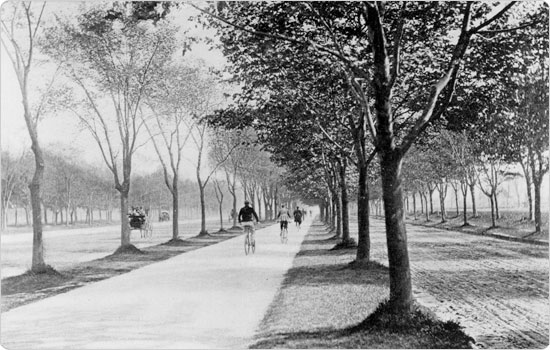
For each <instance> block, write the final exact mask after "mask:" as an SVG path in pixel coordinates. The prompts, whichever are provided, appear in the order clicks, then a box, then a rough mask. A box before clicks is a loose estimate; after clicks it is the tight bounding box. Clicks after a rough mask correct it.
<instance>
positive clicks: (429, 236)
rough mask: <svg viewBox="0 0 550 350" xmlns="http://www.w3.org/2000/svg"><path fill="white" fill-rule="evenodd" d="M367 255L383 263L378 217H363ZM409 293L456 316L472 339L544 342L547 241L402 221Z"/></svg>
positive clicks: (519, 344) (549, 311) (509, 344)
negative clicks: (410, 282) (406, 244)
mask: <svg viewBox="0 0 550 350" xmlns="http://www.w3.org/2000/svg"><path fill="white" fill-rule="evenodd" d="M371 224H372V227H371V235H372V237H371V238H372V257H373V259H375V260H378V261H380V262H383V263H385V264H387V251H386V244H385V242H386V238H385V234H384V232H385V229H384V223H383V222H382V221H379V220H373V221H372V222H371ZM407 233H408V242H409V258H410V262H411V273H412V279H413V288H414V292H415V297H416V298H417V299H419V300H420V302H421V303H423V304H424V305H426V306H428V307H430V308H431V309H432V310H433V311H435V312H436V313H437V314H438V316H439V317H441V318H443V319H454V320H458V321H459V322H460V323H461V324H462V325H463V326H464V328H465V331H466V332H467V333H468V334H470V335H471V336H473V337H474V338H475V339H476V341H477V343H478V345H479V346H480V347H488V348H544V347H547V346H548V339H549V323H550V322H549V318H550V308H549V300H548V271H549V260H548V247H547V246H535V245H530V244H525V243H516V242H510V241H503V240H498V239H494V238H488V237H481V236H473V235H467V234H463V233H458V232H453V231H447V230H437V229H431V228H425V227H420V226H411V225H408V226H407Z"/></svg>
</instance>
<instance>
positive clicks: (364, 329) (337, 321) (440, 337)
mask: <svg viewBox="0 0 550 350" xmlns="http://www.w3.org/2000/svg"><path fill="white" fill-rule="evenodd" d="M332 236H333V233H332V232H328V231H327V229H326V227H325V226H324V225H323V224H321V223H320V222H318V221H316V222H314V223H313V224H312V225H311V227H310V230H309V232H308V234H307V235H306V237H305V238H304V241H303V242H302V245H301V247H300V252H299V253H298V254H297V255H296V257H295V258H294V261H293V266H292V268H291V269H290V270H289V271H288V272H287V274H286V276H285V278H284V280H283V283H282V285H281V287H280V288H279V290H278V291H277V294H276V296H275V298H274V299H273V301H272V303H271V305H270V306H269V308H268V311H267V312H266V314H265V316H264V319H263V320H262V322H261V323H260V326H259V328H258V330H257V332H256V336H255V343H253V344H252V345H251V348H302V349H303V348H348V349H350V348H364V349H365V348H471V347H473V343H474V340H473V339H472V338H471V337H469V336H468V335H466V334H465V333H464V332H463V331H462V329H461V327H460V326H459V325H458V324H457V323H455V322H452V321H449V322H443V321H441V320H439V319H437V317H436V316H435V315H434V314H433V313H432V312H431V311H430V310H428V309H427V308H425V307H422V306H419V305H417V306H416V307H415V310H414V312H413V313H412V316H411V318H409V319H404V318H403V317H402V316H401V315H395V314H392V313H391V312H390V310H388V308H387V304H386V300H387V298H388V296H389V276H388V268H387V267H386V266H384V265H382V264H379V263H378V262H375V261H373V262H371V263H370V264H369V266H352V265H350V264H349V263H350V262H351V261H353V259H354V258H355V249H332V248H333V247H334V246H335V245H336V243H338V241H337V240H335V239H331V237H332Z"/></svg>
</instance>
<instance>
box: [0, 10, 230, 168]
mask: <svg viewBox="0 0 550 350" xmlns="http://www.w3.org/2000/svg"><path fill="white" fill-rule="evenodd" d="M81 4H82V3H81V2H62V1H49V2H47V5H46V9H45V13H44V16H43V18H44V24H46V25H49V24H51V23H53V22H54V16H53V15H54V14H55V15H59V16H63V15H69V16H71V15H73V14H76V13H78V7H79V5H81ZM37 5H38V3H37ZM195 12H196V10H194V9H192V8H190V7H187V6H186V7H182V8H180V9H172V11H171V13H170V16H172V17H173V18H174V22H175V23H176V24H177V25H179V26H180V27H182V28H186V27H188V28H191V32H190V33H191V34H192V35H198V36H202V37H206V36H213V32H212V31H205V30H203V29H202V28H197V29H195V28H194V25H191V24H190V23H189V21H187V20H186V18H187V16H189V15H190V14H195ZM185 58H186V59H187V60H191V61H194V60H202V61H204V62H205V64H206V65H208V66H213V67H216V68H220V69H221V68H222V67H223V66H224V64H226V61H225V58H224V57H223V54H222V53H221V51H220V50H217V49H214V50H211V49H209V48H208V46H207V45H206V44H195V45H194V46H193V47H192V49H191V50H190V51H188V52H186V55H185ZM38 59H39V60H41V61H42V60H47V57H46V56H38ZM53 71H55V66H53V65H52V64H51V62H47V61H46V62H40V63H39V64H37V65H36V66H35V67H33V70H32V72H31V74H32V76H31V80H30V82H31V86H30V89H29V94H30V96H31V99H36V98H37V96H39V90H40V86H41V85H43V84H44V82H47V81H49V79H50V77H51V76H52V73H53ZM0 74H1V75H0V144H1V147H2V150H4V151H6V150H7V151H10V153H13V154H14V155H18V154H21V152H24V151H30V137H29V134H28V131H27V128H26V125H25V121H24V118H23V107H22V97H21V93H20V89H19V85H18V82H17V77H16V75H15V72H14V69H13V66H12V64H11V62H10V60H9V57H8V56H7V54H6V51H5V49H4V47H2V48H1V52H0ZM145 132H146V131H145V130H144V133H145ZM38 134H39V142H40V144H41V146H42V147H43V148H45V149H47V148H52V147H55V148H64V149H69V150H73V151H74V153H75V157H76V158H77V159H79V160H82V161H85V162H86V163H90V164H94V165H97V166H100V167H105V164H104V162H103V160H102V158H101V154H100V152H99V148H98V146H97V144H96V143H95V141H94V140H93V139H92V137H91V136H90V134H89V132H88V131H86V130H83V129H82V127H80V126H79V124H78V121H77V118H76V117H75V116H73V115H71V114H69V113H66V112H59V113H56V114H55V115H48V116H46V117H44V118H43V120H41V121H40V123H39V126H38ZM184 152H185V153H186V156H187V158H188V159H191V160H192V159H195V158H196V154H197V152H196V151H195V150H194V149H193V148H192V147H191V145H189V146H188V147H187V149H186V150H185V151H184ZM141 164H146V165H147V166H140V165H141ZM189 165H191V164H190V163H188V164H187V166H186V164H184V166H183V167H182V169H183V175H184V177H187V178H193V177H194V176H195V172H194V171H185V170H186V169H192V168H191V167H190V166H189ZM159 166H160V163H159V161H158V157H157V155H156V153H155V151H154V148H153V147H152V145H145V146H143V147H141V148H139V149H138V150H137V151H136V154H135V157H134V166H133V169H132V170H133V172H134V173H135V174H140V173H141V174H146V173H150V172H153V171H155V170H156V169H157V168H158V167H159Z"/></svg>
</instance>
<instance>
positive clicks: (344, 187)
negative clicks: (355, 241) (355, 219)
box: [340, 163, 350, 243]
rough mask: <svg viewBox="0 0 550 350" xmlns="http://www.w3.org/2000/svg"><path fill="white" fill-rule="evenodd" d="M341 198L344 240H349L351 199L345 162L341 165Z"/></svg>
mask: <svg viewBox="0 0 550 350" xmlns="http://www.w3.org/2000/svg"><path fill="white" fill-rule="evenodd" d="M340 193H341V195H340V198H341V200H342V242H345V243H347V242H349V240H350V236H349V210H348V205H349V200H348V185H347V183H346V166H345V163H344V164H343V165H342V166H340Z"/></svg>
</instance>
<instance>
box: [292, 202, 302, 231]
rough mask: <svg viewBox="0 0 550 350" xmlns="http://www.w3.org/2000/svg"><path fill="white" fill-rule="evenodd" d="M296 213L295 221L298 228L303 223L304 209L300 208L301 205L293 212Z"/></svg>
mask: <svg viewBox="0 0 550 350" xmlns="http://www.w3.org/2000/svg"><path fill="white" fill-rule="evenodd" d="M292 214H293V215H294V222H295V223H296V226H298V228H299V227H300V225H301V224H302V211H301V210H300V208H299V207H296V210H294V213H292Z"/></svg>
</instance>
